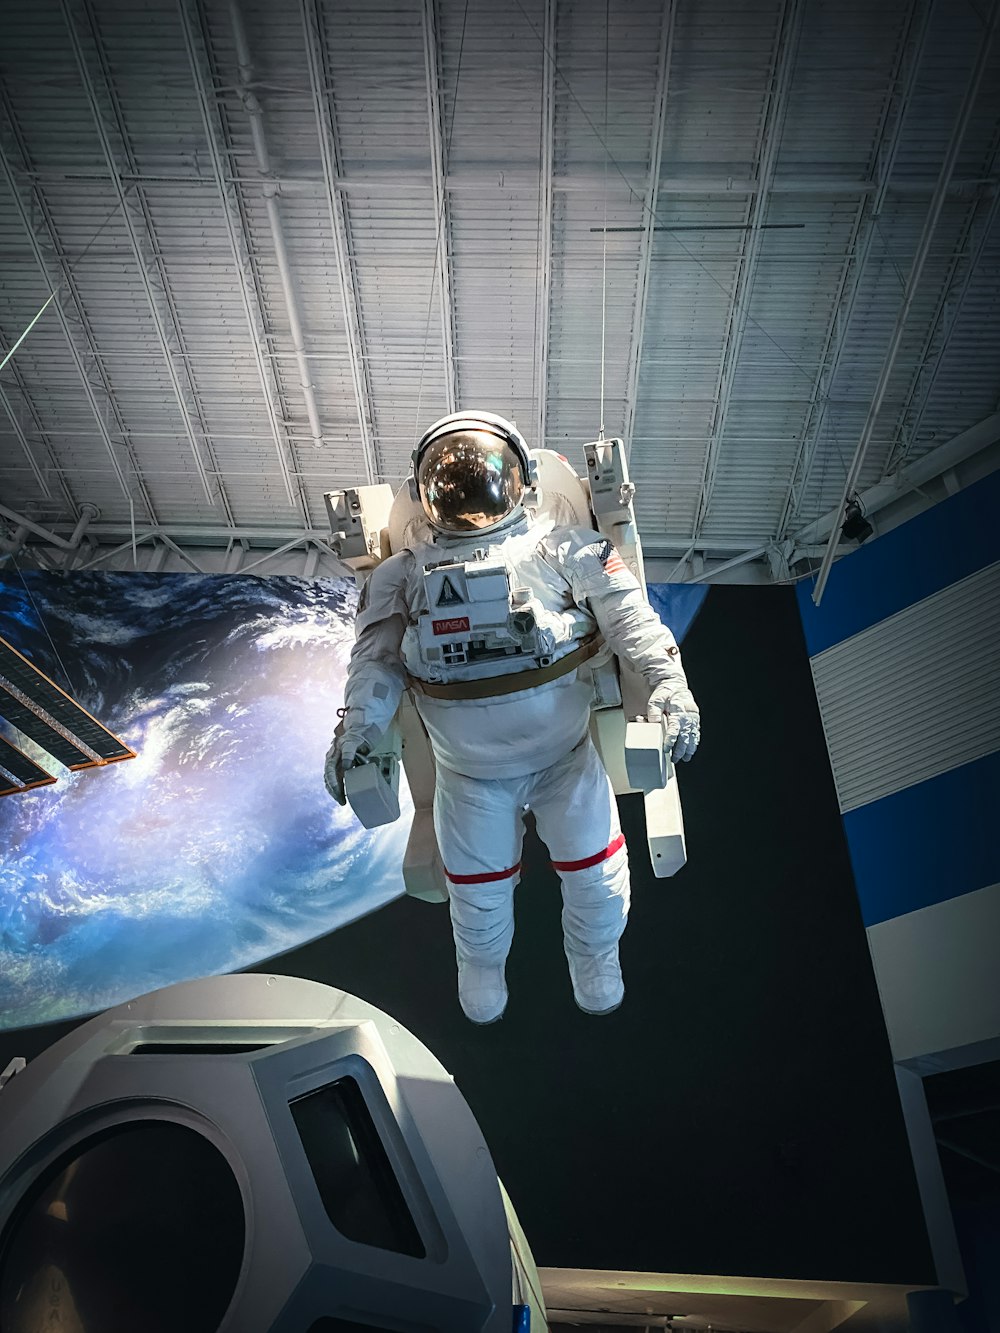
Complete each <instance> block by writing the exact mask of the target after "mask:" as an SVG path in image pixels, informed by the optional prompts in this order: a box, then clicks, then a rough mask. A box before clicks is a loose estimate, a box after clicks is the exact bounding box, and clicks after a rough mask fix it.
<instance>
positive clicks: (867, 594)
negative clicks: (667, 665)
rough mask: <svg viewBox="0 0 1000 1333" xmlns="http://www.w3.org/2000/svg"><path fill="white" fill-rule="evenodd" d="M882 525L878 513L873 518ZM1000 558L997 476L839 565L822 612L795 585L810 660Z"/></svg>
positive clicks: (805, 583)
mask: <svg viewBox="0 0 1000 1333" xmlns="http://www.w3.org/2000/svg"><path fill="white" fill-rule="evenodd" d="M876 522H877V516H876ZM995 560H1000V471H997V472H992V473H991V474H990V475H989V476H988V477H984V478H983V479H982V481H978V482H976V484H975V485H974V486H968V487H966V489H965V490H963V491H959V492H958V494H957V495H952V496H949V497H948V499H947V500H942V501H941V503H940V504H936V505H934V506H932V508H930V509H927V510H925V511H924V512H923V513H922V514H918V515H917V516H916V518H911V519H910V521H909V522H908V523H903V524H901V525H900V526H899V527H898V528H893V530H892V531H891V532H887V533H886V534H885V536H884V537H878V538H875V539H873V540H871V544H870V545H865V546H861V547H859V549H858V550H857V551H855V552H853V554H851V555H849V556H846V557H845V558H844V559H843V560H838V561H837V563H836V564H835V565H834V567H833V569H832V570H831V572H830V580H829V582H828V583H827V586H826V591H825V592H824V594H823V601H822V603H821V604H820V605H819V606H818V607H817V606H814V605H813V603H812V587H813V580H812V579H803V580H802V582H801V583H800V584H799V585H798V590H797V591H798V598H799V611H800V613H801V616H802V626H803V629H804V630H805V636H806V646H807V648H808V650H809V656H810V657H815V656H816V654H817V653H821V652H822V651H823V649H824V648H829V647H831V646H832V645H833V644H835V643H840V642H841V641H842V640H844V639H849V638H850V637H851V635H853V634H858V633H860V631H861V630H863V629H868V627H869V626H870V625H876V624H878V622H879V621H880V620H885V618H886V617H887V616H891V615H895V613H896V612H897V611H902V610H903V608H904V607H906V606H912V605H913V603H914V602H919V601H922V600H923V599H924V598H925V597H930V596H931V594H932V593H935V592H940V591H941V589H942V588H947V587H948V585H949V584H951V583H957V581H958V580H959V579H964V578H966V577H967V576H968V575H969V574H974V573H975V572H976V570H977V569H983V568H984V567H985V566H986V565H991V564H993V562H994V561H995Z"/></svg>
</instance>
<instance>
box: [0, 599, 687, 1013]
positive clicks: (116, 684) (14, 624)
mask: <svg viewBox="0 0 1000 1333" xmlns="http://www.w3.org/2000/svg"><path fill="white" fill-rule="evenodd" d="M705 591H706V589H705V588H703V587H684V586H675V585H669V586H662V585H661V586H656V587H651V588H650V595H651V600H652V602H653V605H654V606H655V607H656V610H657V611H658V612H659V614H660V615H661V617H662V618H663V619H664V620H665V621H666V623H668V624H669V625H670V626H671V627H672V628H673V630H674V632H675V634H676V636H677V638H678V640H681V639H682V638H683V636H684V633H685V632H686V630H687V628H688V627H689V625H690V624H691V621H692V620H693V618H694V616H695V614H696V612H697V609H698V607H699V606H700V605H701V601H702V599H703V598H704V595H705ZM355 606H356V594H355V591H354V587H353V584H352V583H350V582H348V581H346V580H338V579H332V580H324V579H317V580H311V581H306V580H302V579H297V578H292V577H272V578H252V577H248V576H243V577H241V576H238V575H237V576H233V575H227V576H221V575H220V576H215V575H201V576H199V575H190V574H142V573H121V574H120V573H99V572H89V573H82V574H74V575H72V576H71V577H68V578H62V577H59V576H55V575H46V574H31V573H29V574H26V575H25V578H24V580H23V581H22V580H20V579H18V578H17V577H15V576H10V575H9V576H5V577H3V578H0V635H2V637H4V638H6V639H7V640H8V641H9V642H11V643H12V644H13V645H14V647H15V648H17V649H18V651H20V652H22V653H24V655H25V656H26V657H28V658H30V660H31V661H32V662H34V663H35V665H36V666H38V667H39V668H40V669H41V670H42V671H44V672H46V674H47V675H49V676H51V677H52V679H53V680H55V681H56V683H57V684H59V685H61V686H62V687H63V688H64V689H67V690H68V691H69V692H70V693H71V694H73V695H74V696H75V697H76V698H77V699H78V700H79V701H80V702H81V703H82V704H83V706H84V707H85V708H87V709H88V710H89V711H90V712H91V713H93V714H94V716H95V717H97V718H98V719H99V720H100V721H101V722H103V723H104V724H105V726H107V727H109V728H110V729H111V730H112V731H114V732H115V733H116V734H117V735H119V736H120V737H121V738H122V740H124V741H125V742H126V744H128V745H129V746H131V747H132V749H134V750H135V751H136V752H137V754H138V758H136V759H131V760H127V761H125V762H123V763H118V764H112V765H110V766H108V767H107V768H104V769H96V770H87V771H84V772H81V773H69V772H67V771H66V770H65V769H63V768H61V766H59V765H58V764H56V763H55V761H54V760H52V759H51V758H50V757H49V756H48V755H45V754H43V753H42V752H41V751H39V750H37V749H36V748H34V747H32V746H31V745H30V743H29V744H23V743H22V748H24V749H25V750H26V751H27V752H28V753H30V754H31V755H32V757H33V758H35V759H36V760H38V761H39V762H40V763H41V764H42V766H43V767H45V768H48V769H49V771H50V772H53V773H55V774H56V775H57V776H58V778H59V781H58V782H57V783H56V784H55V785H53V786H49V787H43V788H41V789H39V790H38V791H35V792H29V793H23V794H17V795H13V796H7V797H4V798H3V799H2V800H0V1026H4V1027H17V1026H21V1025H23V1024H28V1023H41V1022H48V1021H53V1020H56V1019H62V1018H69V1017H71V1016H74V1015H77V1014H82V1013H89V1012H92V1011H94V1010H97V1009H102V1008H105V1007H107V1006H109V1005H112V1004H116V1003H120V1002H121V1001H122V1000H124V999H127V998H129V997H130V996H132V995H138V994H141V993H142V992H144V991H148V990H152V989H155V988H156V987H158V986H164V985H168V984H170V983H172V982H175V981H180V980H184V979H187V978H191V977H198V976H205V975H208V974H210V973H218V972H229V971H233V970H236V969H238V968H242V967H250V966H253V965H254V964H256V963H259V962H260V961H262V960H263V959H265V958H269V957H271V956H273V955H274V954H277V953H281V952H283V951H285V950H287V949H291V948H294V947H296V946H298V945H300V944H302V943H304V942H305V941H307V940H309V939H313V938H315V937H316V936H318V935H323V934H326V933H327V932H328V931H330V930H334V929H336V928H337V927H339V926H342V925H344V924H345V923H346V922H348V921H351V920H354V919H356V918H357V917H359V916H361V915H364V914H365V913H367V912H370V911H372V910H374V909H376V908H378V907H380V906H382V905H383V904H385V903H386V902H388V901H390V900H391V899H392V898H394V897H396V896H397V895H399V894H400V893H402V892H403V881H402V874H401V869H400V867H401V864H402V858H403V851H404V848H405V843H406V837H407V834H408V831H409V822H410V820H409V809H408V808H407V809H406V811H405V813H404V817H403V818H401V819H400V820H399V821H398V822H397V823H395V824H392V825H388V826H387V827H385V828H382V829H377V830H374V831H371V832H369V831H367V830H365V829H363V828H361V826H360V825H359V824H358V822H357V820H356V819H355V818H354V816H353V815H352V814H351V812H350V811H349V810H342V809H341V808H340V807H339V806H337V805H335V804H334V803H333V802H332V801H331V800H330V798H329V797H328V796H327V794H326V790H325V788H324V787H323V780H322V769H323V759H324V755H325V753H326V749H327V746H328V745H329V742H330V738H331V736H332V735H333V729H334V727H335V725H336V721H337V718H336V710H337V708H338V707H339V706H340V704H341V703H342V700H343V685H344V677H345V671H346V665H347V659H348V656H349V653H350V647H351V644H352V642H353V637H354V612H355ZM0 726H2V728H3V729H4V730H5V731H6V734H8V735H9V736H10V737H11V739H15V740H18V739H19V738H16V737H15V735H14V733H13V732H12V731H11V729H10V728H8V727H7V724H6V723H2V724H0ZM427 910H428V911H435V910H441V909H436V908H432V907H428V909H427ZM441 928H442V930H445V931H447V930H448V929H449V926H448V922H447V914H446V913H445V912H444V911H443V910H441Z"/></svg>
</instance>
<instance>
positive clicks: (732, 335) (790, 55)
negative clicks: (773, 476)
mask: <svg viewBox="0 0 1000 1333" xmlns="http://www.w3.org/2000/svg"><path fill="white" fill-rule="evenodd" d="M802 9H803V0H786V4H785V8H784V12H783V14H782V19H781V25H780V32H779V34H778V38H777V41H776V43H775V54H774V62H773V65H772V70H771V79H770V85H769V87H768V93H767V103H766V107H765V112H764V118H763V123H762V127H761V141H760V142H761V146H760V153H759V158H758V166H757V173H756V177H757V183H758V184H757V191H756V193H755V194H754V196H753V201H752V203H751V207H750V219H749V220H750V231H749V233H747V236H746V240H745V244H744V250H743V255H742V259H741V262H740V268H739V273H738V275H737V279H736V283H735V285H734V287H733V295H732V300H731V302H730V307H729V317H728V321H727V329H728V334H727V341H726V348H725V353H724V355H723V360H722V372H721V376H720V382H719V388H718V393H717V396H716V403H715V413H714V418H713V421H712V433H711V437H710V439H709V443H708V448H707V450H706V452H705V460H704V465H703V468H702V482H701V498H700V500H699V502H698V513H697V516H696V518H695V524H694V531H693V532H692V534H691V535H692V537H693V539H694V540H695V541H697V540H698V539H699V538H700V536H701V533H702V530H703V528H704V526H705V520H706V519H707V517H708V511H709V508H710V506H711V503H712V492H713V490H714V489H715V479H716V475H717V472H718V466H719V454H720V452H721V448H722V441H723V438H724V436H725V432H726V418H727V416H728V414H729V404H730V401H731V398H732V392H733V384H734V382H735V379H736V369H737V365H738V363H739V358H740V351H741V349H742V346H743V337H744V334H745V333H746V327H747V321H748V319H749V316H750V300H751V297H752V295H753V285H754V279H755V277H756V275H757V263H758V260H759V258H760V249H761V241H762V238H763V234H764V233H763V231H762V224H763V222H764V217H765V214H766V212H767V204H768V199H769V196H770V189H771V183H772V181H773V179H774V171H775V166H776V163H777V160H778V146H779V144H780V142H781V132H782V129H783V127H784V123H785V111H786V109H787V105H788V90H789V88H790V87H791V82H792V74H793V71H794V69H795V54H796V50H797V48H798V41H799V31H800V28H801V24H802Z"/></svg>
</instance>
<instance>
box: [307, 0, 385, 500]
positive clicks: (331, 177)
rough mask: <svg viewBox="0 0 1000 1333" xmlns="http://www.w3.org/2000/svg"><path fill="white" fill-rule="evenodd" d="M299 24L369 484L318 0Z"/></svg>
mask: <svg viewBox="0 0 1000 1333" xmlns="http://www.w3.org/2000/svg"><path fill="white" fill-rule="evenodd" d="M301 3H302V29H303V33H304V34H305V43H306V56H307V59H308V62H309V87H310V92H311V95H312V104H313V111H314V113H315V116H316V131H317V134H318V135H319V146H320V156H321V158H322V162H323V184H324V188H325V190H326V199H327V204H328V206H329V210H330V230H331V233H332V235H333V249H334V254H335V256H336V260H337V274H338V277H339V279H340V297H341V308H342V310H343V316H344V328H345V330H346V332H347V350H348V354H349V356H350V361H351V380H352V383H353V385H354V399H355V403H356V405H357V411H358V430H359V432H360V436H361V452H362V455H363V458H364V464H365V476H366V480H367V482H368V484H369V485H373V484H374V483H375V482H377V481H379V480H380V479H381V476H382V472H381V468H380V467H379V461H378V455H377V451H376V447H375V408H374V404H373V400H372V387H371V381H370V379H369V376H368V362H367V353H366V342H365V330H364V320H363V319H362V313H361V298H360V295H359V292H358V284H357V278H356V275H355V271H354V253H353V249H352V245H351V229H350V219H349V216H348V211H347V203H346V200H345V199H344V198H343V195H342V193H341V191H340V188H339V185H338V181H339V180H340V178H341V176H342V172H341V169H340V146H339V144H338V142H337V122H336V114H335V109H334V102H333V94H332V92H331V88H330V82H331V81H330V74H329V71H328V69H327V62H326V56H325V51H326V45H325V42H324V37H323V22H322V15H321V13H320V10H319V4H318V0H301Z"/></svg>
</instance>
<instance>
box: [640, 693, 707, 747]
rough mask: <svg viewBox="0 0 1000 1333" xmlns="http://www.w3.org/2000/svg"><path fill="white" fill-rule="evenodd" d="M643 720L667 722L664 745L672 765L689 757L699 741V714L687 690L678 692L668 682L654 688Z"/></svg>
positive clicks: (691, 695)
mask: <svg viewBox="0 0 1000 1333" xmlns="http://www.w3.org/2000/svg"><path fill="white" fill-rule="evenodd" d="M646 718H647V720H648V721H650V722H659V721H661V719H665V720H666V724H667V734H666V738H665V740H664V746H665V747H666V749H667V750H669V751H670V757H671V759H673V761H674V763H675V764H676V763H679V762H680V761H681V760H682V759H690V758H691V756H692V755H693V754H694V752H695V750H697V748H698V741H699V740H700V739H701V715H700V713H699V712H698V705H697V704H696V703H695V701H694V695H693V694H692V693H691V691H690V690H679V689H677V688H676V686H674V685H672V684H670V682H669V681H668V682H666V683H664V684H663V685H657V687H656V689H655V690H654V691H653V693H652V694H651V695H650V696H649V703H648V705H647V707H646Z"/></svg>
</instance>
